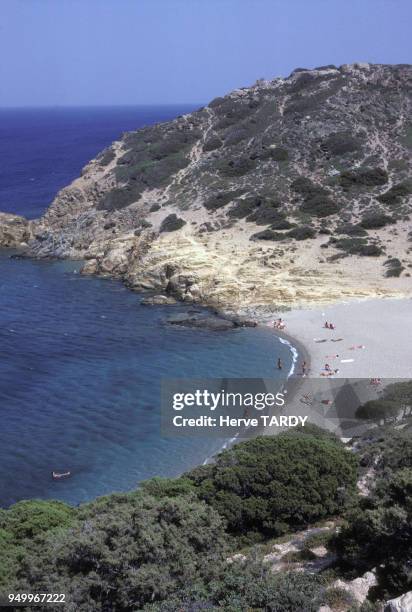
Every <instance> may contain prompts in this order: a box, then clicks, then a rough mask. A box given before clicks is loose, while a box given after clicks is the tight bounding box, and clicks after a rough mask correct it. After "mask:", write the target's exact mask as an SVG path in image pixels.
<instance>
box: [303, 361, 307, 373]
mask: <svg viewBox="0 0 412 612" xmlns="http://www.w3.org/2000/svg"><path fill="white" fill-rule="evenodd" d="M306 369H307V368H306V361H302V376H306Z"/></svg>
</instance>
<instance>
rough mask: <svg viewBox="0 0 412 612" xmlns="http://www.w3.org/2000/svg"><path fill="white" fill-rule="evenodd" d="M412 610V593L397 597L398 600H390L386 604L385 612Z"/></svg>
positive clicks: (408, 611)
mask: <svg viewBox="0 0 412 612" xmlns="http://www.w3.org/2000/svg"><path fill="white" fill-rule="evenodd" d="M411 610H412V591H409V592H408V593H405V594H404V595H400V596H399V597H396V599H389V601H387V602H386V604H385V608H384V611H385V612H410V611H411Z"/></svg>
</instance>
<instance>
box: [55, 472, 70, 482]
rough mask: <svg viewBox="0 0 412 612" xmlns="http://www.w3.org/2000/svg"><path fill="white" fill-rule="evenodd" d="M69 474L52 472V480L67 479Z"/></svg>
mask: <svg viewBox="0 0 412 612" xmlns="http://www.w3.org/2000/svg"><path fill="white" fill-rule="evenodd" d="M70 475H71V472H52V476H53V478H54V480H60V478H68V477H69V476H70Z"/></svg>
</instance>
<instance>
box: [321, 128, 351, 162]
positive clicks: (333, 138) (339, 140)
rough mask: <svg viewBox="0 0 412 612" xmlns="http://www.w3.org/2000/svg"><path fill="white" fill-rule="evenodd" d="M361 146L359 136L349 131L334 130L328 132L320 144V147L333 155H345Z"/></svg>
mask: <svg viewBox="0 0 412 612" xmlns="http://www.w3.org/2000/svg"><path fill="white" fill-rule="evenodd" d="M360 147H361V144H360V141H359V138H357V137H356V136H354V135H353V134H352V133H351V132H349V131H341V132H334V133H332V134H329V136H328V137H327V138H325V139H324V140H323V142H322V144H321V149H322V150H323V151H325V152H327V153H330V154H331V155H333V156H336V155H345V154H346V153H352V152H353V151H358V150H359V149H360Z"/></svg>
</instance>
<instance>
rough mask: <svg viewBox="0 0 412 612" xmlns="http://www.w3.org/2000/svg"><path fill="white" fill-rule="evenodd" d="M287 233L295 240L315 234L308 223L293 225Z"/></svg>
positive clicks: (304, 238) (305, 238) (311, 236)
mask: <svg viewBox="0 0 412 612" xmlns="http://www.w3.org/2000/svg"><path fill="white" fill-rule="evenodd" d="M287 235H288V236H289V238H294V239H295V240H307V239H308V238H314V237H315V236H316V230H315V229H314V228H313V227H310V225H302V226H301V227H295V228H294V229H292V230H291V231H290V232H288V234H287Z"/></svg>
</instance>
